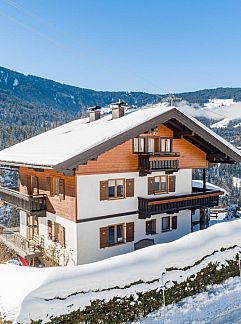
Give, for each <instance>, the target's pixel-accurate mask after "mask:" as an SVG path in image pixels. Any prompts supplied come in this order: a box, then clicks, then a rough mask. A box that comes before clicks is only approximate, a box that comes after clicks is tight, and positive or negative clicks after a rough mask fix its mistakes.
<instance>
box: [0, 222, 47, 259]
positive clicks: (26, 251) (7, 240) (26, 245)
mask: <svg viewBox="0 0 241 324" xmlns="http://www.w3.org/2000/svg"><path fill="white" fill-rule="evenodd" d="M0 241H1V242H3V243H4V244H5V245H6V246H8V247H9V248H10V249H12V250H13V251H15V252H16V254H18V255H20V256H22V257H33V256H38V255H41V251H42V247H41V246H40V245H36V244H35V243H34V242H33V241H30V240H27V239H26V238H25V237H23V236H21V235H20V234H19V229H18V228H7V227H5V226H3V225H0Z"/></svg>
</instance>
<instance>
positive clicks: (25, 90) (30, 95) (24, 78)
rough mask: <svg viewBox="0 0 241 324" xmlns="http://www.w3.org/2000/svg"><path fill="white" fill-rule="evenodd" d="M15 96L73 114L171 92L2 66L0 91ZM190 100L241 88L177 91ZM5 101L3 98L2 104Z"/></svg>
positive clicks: (225, 95)
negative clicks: (77, 82)
mask: <svg viewBox="0 0 241 324" xmlns="http://www.w3.org/2000/svg"><path fill="white" fill-rule="evenodd" d="M3 92H5V95H8V96H14V97H15V98H19V99H21V100H24V101H26V102H28V103H29V104H34V105H36V106H38V107H40V106H42V107H48V108H52V109H57V110H59V111H61V112H65V113H68V114H71V115H76V114H79V113H80V112H83V111H84V110H85V109H86V108H87V107H89V106H94V105H100V106H105V105H107V104H109V103H111V102H113V101H117V100H118V99H119V98H121V99H122V100H125V101H127V102H128V104H130V105H136V106H143V105H146V104H150V103H156V102H158V101H160V100H161V98H164V97H166V96H167V95H168V94H151V93H147V92H141V91H140V92H138V91H135V92H133V91H98V90H92V89H87V88H80V87H77V86H72V85H68V84H65V83H60V82H57V81H53V80H50V79H45V78H42V77H38V76H34V75H25V74H23V73H20V72H16V71H13V70H10V69H7V68H5V67H1V66H0V93H3ZM174 95H177V96H178V97H181V98H182V99H184V100H187V101H188V102H190V103H199V104H203V103H205V102H207V101H208V100H209V99H213V98H217V99H234V100H235V101H241V88H230V87H219V88H215V89H202V90H196V91H188V92H182V93H174ZM1 103H2V101H1V99H0V104H1Z"/></svg>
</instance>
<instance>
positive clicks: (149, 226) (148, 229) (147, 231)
mask: <svg viewBox="0 0 241 324" xmlns="http://www.w3.org/2000/svg"><path fill="white" fill-rule="evenodd" d="M150 231H151V223H150V222H149V221H147V222H146V235H148V234H150Z"/></svg>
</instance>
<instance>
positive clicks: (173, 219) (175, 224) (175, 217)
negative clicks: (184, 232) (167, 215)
mask: <svg viewBox="0 0 241 324" xmlns="http://www.w3.org/2000/svg"><path fill="white" fill-rule="evenodd" d="M172 229H177V216H172Z"/></svg>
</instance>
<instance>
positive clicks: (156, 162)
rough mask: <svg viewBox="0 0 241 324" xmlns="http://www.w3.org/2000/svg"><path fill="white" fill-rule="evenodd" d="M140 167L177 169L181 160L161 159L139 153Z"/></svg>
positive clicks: (150, 169) (164, 169) (155, 169)
mask: <svg viewBox="0 0 241 324" xmlns="http://www.w3.org/2000/svg"><path fill="white" fill-rule="evenodd" d="M139 168H140V170H142V171H161V170H163V171H177V170H178V169H179V160H160V158H158V157H154V156H150V155H148V154H147V155H139Z"/></svg>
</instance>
